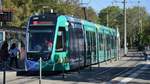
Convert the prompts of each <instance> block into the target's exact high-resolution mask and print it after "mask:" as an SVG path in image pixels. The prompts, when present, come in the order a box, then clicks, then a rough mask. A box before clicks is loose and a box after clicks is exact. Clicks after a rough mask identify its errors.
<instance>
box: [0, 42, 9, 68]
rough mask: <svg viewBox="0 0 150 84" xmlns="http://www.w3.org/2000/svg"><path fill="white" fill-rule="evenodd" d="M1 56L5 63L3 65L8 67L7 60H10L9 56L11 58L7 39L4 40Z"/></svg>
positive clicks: (0, 50) (0, 51)
mask: <svg viewBox="0 0 150 84" xmlns="http://www.w3.org/2000/svg"><path fill="white" fill-rule="evenodd" d="M0 57H1V62H2V64H3V67H5V68H6V66H7V61H8V58H9V52H8V43H7V41H4V42H3V44H2V47H1V49H0Z"/></svg>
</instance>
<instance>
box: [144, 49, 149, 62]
mask: <svg viewBox="0 0 150 84" xmlns="http://www.w3.org/2000/svg"><path fill="white" fill-rule="evenodd" d="M146 50H147V49H146V47H144V51H143V55H144V59H145V61H147V60H148V55H147V53H146Z"/></svg>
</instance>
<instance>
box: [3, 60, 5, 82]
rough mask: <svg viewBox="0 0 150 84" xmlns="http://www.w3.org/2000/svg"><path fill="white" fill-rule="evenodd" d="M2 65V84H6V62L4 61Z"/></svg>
mask: <svg viewBox="0 0 150 84" xmlns="http://www.w3.org/2000/svg"><path fill="white" fill-rule="evenodd" d="M3 65H4V66H3V84H6V61H4V64H3Z"/></svg>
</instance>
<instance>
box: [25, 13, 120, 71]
mask: <svg viewBox="0 0 150 84" xmlns="http://www.w3.org/2000/svg"><path fill="white" fill-rule="evenodd" d="M118 39H119V32H118V31H117V30H116V29H113V28H109V27H106V26H102V25H98V24H95V23H93V22H89V21H87V20H81V19H78V18H74V17H71V16H67V15H58V14H55V13H45V14H40V15H33V16H31V17H30V18H29V21H28V26H27V28H26V53H27V56H26V61H25V66H26V70H27V71H39V70H40V69H39V68H40V64H39V63H40V62H39V59H40V57H41V58H42V71H62V70H65V71H68V70H73V69H77V68H80V67H86V66H90V65H93V64H97V63H100V62H104V61H108V60H111V59H114V58H116V57H117V52H118V51H117V47H118V46H117V42H118Z"/></svg>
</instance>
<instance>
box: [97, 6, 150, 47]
mask: <svg viewBox="0 0 150 84" xmlns="http://www.w3.org/2000/svg"><path fill="white" fill-rule="evenodd" d="M107 14H108V16H107ZM98 17H99V23H100V24H102V25H105V26H106V25H107V22H108V24H109V26H110V27H112V28H116V27H118V28H119V31H120V36H121V45H123V40H124V15H123V9H121V8H119V7H118V6H109V7H107V8H104V9H102V10H101V11H100V12H99V14H98ZM107 18H108V21H107ZM126 28H127V42H128V47H133V46H137V45H144V44H150V41H149V34H150V16H149V15H148V13H147V12H146V10H145V8H144V7H136V6H135V7H132V8H128V9H127V27H126ZM148 42H149V43H148Z"/></svg>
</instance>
